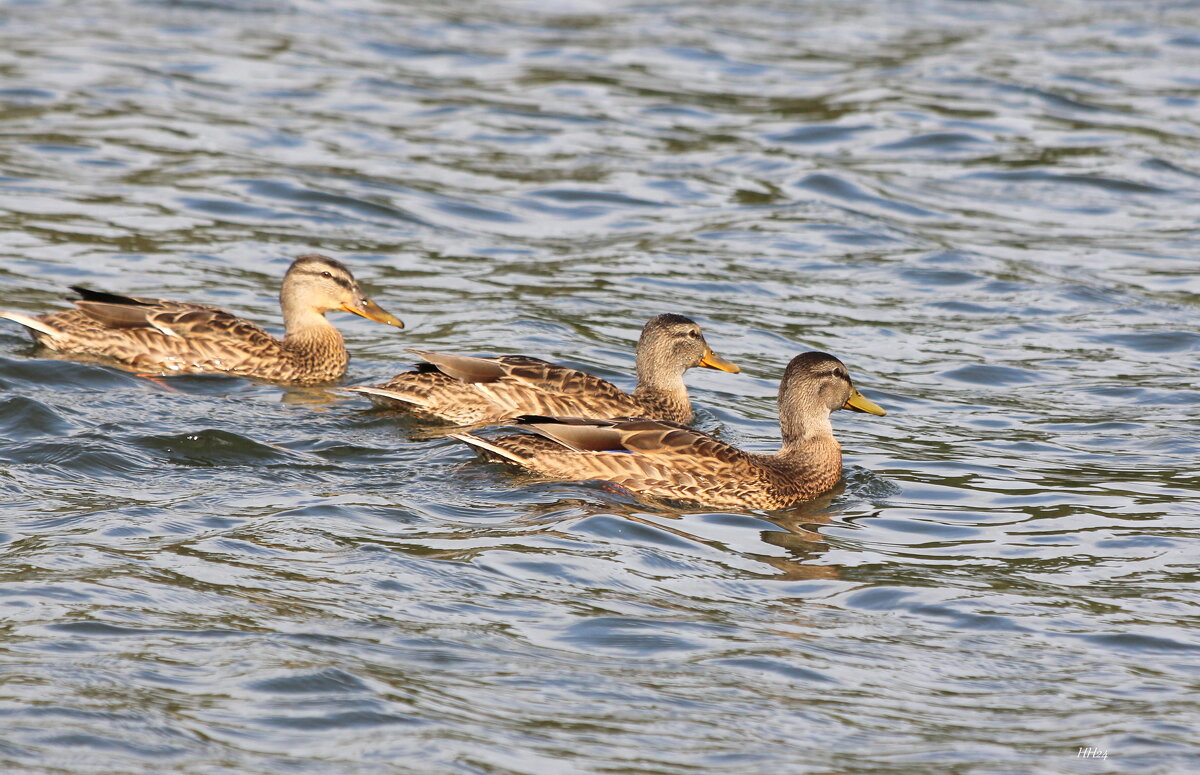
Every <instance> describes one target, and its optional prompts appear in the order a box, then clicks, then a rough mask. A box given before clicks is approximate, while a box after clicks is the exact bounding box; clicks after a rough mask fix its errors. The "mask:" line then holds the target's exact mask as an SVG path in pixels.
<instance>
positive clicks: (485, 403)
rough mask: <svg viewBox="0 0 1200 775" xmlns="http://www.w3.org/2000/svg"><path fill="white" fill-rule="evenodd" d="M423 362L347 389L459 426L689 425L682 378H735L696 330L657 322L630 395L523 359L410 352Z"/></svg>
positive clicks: (640, 349) (687, 324)
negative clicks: (528, 421) (521, 422)
mask: <svg viewBox="0 0 1200 775" xmlns="http://www.w3.org/2000/svg"><path fill="white" fill-rule="evenodd" d="M409 352H412V353H414V354H416V355H418V356H419V357H421V358H423V359H424V362H423V363H422V364H420V365H419V366H418V367H417V369H416V370H415V371H411V372H407V373H405V374H399V375H397V376H396V377H394V378H393V379H392V381H391V382H388V383H387V384H385V385H374V386H370V387H357V388H350V389H351V390H354V391H356V392H359V393H365V394H367V395H369V396H370V397H371V399H372V400H373V401H375V402H376V403H377V404H379V405H381V406H386V407H389V408H402V409H408V410H410V411H413V412H417V413H419V414H425V415H430V416H433V417H437V418H439V419H442V420H448V421H450V422H454V423H458V424H460V425H477V424H480V423H498V422H504V421H505V420H509V419H512V418H513V417H516V416H518V415H522V414H546V415H580V416H585V417H603V418H615V417H653V418H656V419H663V420H673V421H675V422H685V423H686V422H691V420H692V406H691V403H690V402H689V401H688V395H687V388H686V387H685V386H684V384H683V374H684V372H685V371H687V370H688V369H690V368H692V367H694V366H704V367H707V368H713V369H720V370H722V371H732V372H736V371H738V367H737V366H735V365H733V364H732V363H729V362H728V361H725V360H723V359H721V358H720V357H718V356H717V355H715V354H714V353H713V351H712V349H710V348H709V346H708V344H707V343H706V342H705V341H704V334H703V333H701V331H700V327H699V326H698V325H696V323H695V322H694V321H692V320H689V319H688V318H685V317H683V316H682V315H659V316H658V317H655V318H652V319H651V320H650V322H648V323H646V326H645V327H644V328H643V329H642V336H641V338H640V339H639V340H638V345H637V374H638V386H637V388H636V389H635V390H634V391H633V393H632V394H629V393H626V392H624V391H623V390H621V389H619V388H617V387H616V386H615V385H613V384H612V383H610V382H607V381H606V380H603V379H600V378H599V377H593V376H592V375H590V374H587V373H586V372H582V371H579V370H577V369H570V368H566V367H565V366H556V365H555V364H553V363H547V362H546V361H543V360H538V359H537V358H529V357H526V356H523V355H504V356H500V357H496V358H469V357H466V356H462V355H447V354H444V353H434V352H427V351H423V350H410V351H409Z"/></svg>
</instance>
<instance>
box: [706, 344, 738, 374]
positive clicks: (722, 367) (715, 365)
mask: <svg viewBox="0 0 1200 775" xmlns="http://www.w3.org/2000/svg"><path fill="white" fill-rule="evenodd" d="M700 365H701V366H703V367H704V368H706V369H717V370H718V371H728V372H731V373H733V374H737V373H738V372H739V371H741V369H740V368H738V365H737V364H736V363H730V362H729V361H727V360H725V359H724V358H722V357H721V356H719V355H717V354H716V353H715V352H713V351H712V348H711V347H706V348H704V357H703V358H701V359H700Z"/></svg>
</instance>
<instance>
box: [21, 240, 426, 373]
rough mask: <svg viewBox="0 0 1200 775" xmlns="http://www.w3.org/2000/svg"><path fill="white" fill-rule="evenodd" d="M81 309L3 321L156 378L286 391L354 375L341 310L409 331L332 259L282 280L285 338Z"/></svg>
mask: <svg viewBox="0 0 1200 775" xmlns="http://www.w3.org/2000/svg"><path fill="white" fill-rule="evenodd" d="M71 287H72V290H74V291H75V292H77V293H78V294H79V295H80V298H78V299H72V301H74V302H75V306H76V309H72V310H64V311H62V312H54V313H50V314H47V315H42V316H40V317H33V316H30V315H24V314H21V313H18V312H0V317H3V318H8V319H9V320H13V321H16V322H17V323H20V324H21V325H23V326H25V327H26V329H28V331H29V334H30V336H32V337H33V338H34V340H35V341H37V342H38V343H39V344H41V345H44V346H46V347H48V348H50V349H52V350H57V351H59V352H64V353H73V354H80V355H91V356H101V357H104V358H112V359H113V360H116V361H120V362H121V363H123V364H126V365H128V366H130V367H132V368H134V369H136V370H138V371H141V372H145V373H150V374H181V373H182V374H205V373H210V374H211V373H217V374H236V375H239V376H245V377H256V378H258V379H267V380H274V381H279V382H307V383H311V382H328V381H331V380H335V379H337V378H338V377H340V376H342V375H343V374H344V373H345V372H346V365H347V364H348V363H349V361H350V356H349V354H347V352H346V347H345V344H344V343H343V341H342V335H341V334H340V333H339V332H338V330H337V329H336V328H334V327H333V324H331V323H330V322H329V321H328V320H326V319H325V313H326V312H328V311H330V310H335V309H342V310H346V311H347V312H353V313H355V314H357V315H362V316H363V317H365V318H368V319H370V320H375V321H377V322H380V323H388V324H390V325H394V326H399V327H403V325H404V324H403V323H401V322H400V321H399V320H398V319H396V318H395V317H393V316H392V315H390V314H388V313H387V312H384V311H383V309H381V308H380V307H379V305H378V304H376V303H375V302H373V301H371V300H370V299H368V298H367V297H366V296H365V295H364V294H363V292H362V290H361V289H360V288H359V287H358V283H357V282H355V280H354V277H353V275H351V274H350V270H349V269H347V268H346V267H345V266H344V265H343V264H342V263H341V262H339V261H335V260H334V259H332V258H329V257H328V256H320V255H315V254H314V255H307V256H300V257H299V258H297V259H296V260H295V261H293V262H292V265H291V267H289V268H288V272H287V275H285V276H284V278H283V287H282V289H281V291H280V295H279V298H280V304H281V306H282V308H283V319H284V325H285V329H286V335H285V336H284V338H283V339H276V338H275V337H274V336H272V335H271V334H270V333H268V332H267V331H265V330H264V329H262V328H261V327H259V326H258V325H256V324H254V323H251V322H250V321H249V320H243V319H242V318H239V317H237V316H235V315H233V314H232V313H230V312H226V311H225V310H223V309H219V308H217V307H210V306H208V305H205V304H193V303H190V302H183V301H171V300H169V299H144V298H137V297H134V296H121V295H118V294H114V293H105V292H103V291H94V290H90V289H87V288H81V287H79V286H71Z"/></svg>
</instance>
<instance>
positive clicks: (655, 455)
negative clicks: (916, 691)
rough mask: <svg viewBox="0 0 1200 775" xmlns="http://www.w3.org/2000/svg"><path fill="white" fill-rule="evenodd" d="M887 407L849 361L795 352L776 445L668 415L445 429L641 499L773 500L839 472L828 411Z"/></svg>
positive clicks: (801, 493) (514, 461) (490, 452)
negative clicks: (732, 437)
mask: <svg viewBox="0 0 1200 775" xmlns="http://www.w3.org/2000/svg"><path fill="white" fill-rule="evenodd" d="M838 409H848V410H852V411H857V412H866V413H869V414H874V415H884V414H886V412H885V411H884V410H883V409H882V408H880V407H879V406H878V405H877V404H876V403H875V402H873V401H871V400H870V399H868V398H867V397H866V396H864V395H863V394H862V393H860V392H859V391H858V390H857V389H856V388H855V387H854V385H853V383H852V382H851V381H850V375H849V372H848V371H847V369H846V366H845V364H844V363H842V362H841V361H840V360H838V359H837V358H835V357H834V356H832V355H830V354H828V353H823V352H807V353H803V354H801V355H797V356H796V357H795V358H793V359H792V360H791V362H790V363H789V364H788V366H787V369H786V370H785V371H784V374H783V379H782V381H781V382H780V385H779V424H780V431H781V436H782V440H783V444H782V446H781V448H780V450H779V451H778V452H776V453H774V454H756V453H753V452H746V451H744V450H741V449H738V448H737V447H734V446H732V445H731V444H727V443H726V442H724V441H721V440H720V439H718V438H716V437H715V436H713V435H711V434H708V433H704V432H702V431H698V430H694V429H692V428H689V427H687V426H685V425H681V424H678V423H673V422H665V421H662V420H649V419H629V420H606V419H597V418H579V417H549V416H533V415H530V416H524V417H519V418H517V420H516V423H517V425H518V426H520V427H522V428H524V429H527V430H529V431H532V433H514V434H509V435H503V436H499V437H495V438H484V437H481V436H479V435H476V434H475V433H471V432H458V433H452V434H449V435H450V437H451V438H454V439H457V440H459V441H461V442H464V443H466V444H468V445H469V446H471V447H472V448H474V449H475V451H476V452H477V453H478V454H479V455H480V457H482V458H484V459H485V460H489V461H493V462H501V463H505V464H510V465H515V466H518V467H520V468H524V469H527V470H529V471H532V472H534V473H536V474H540V475H542V476H545V477H548V478H550V479H555V480H562V481H595V482H602V483H605V484H607V485H610V486H612V487H614V488H616V489H618V490H621V491H625V492H628V493H630V494H632V495H634V496H637V497H642V498H644V499H653V500H664V501H674V502H683V503H689V504H697V505H700V506H705V507H716V508H737V509H763V510H777V509H784V508H788V507H790V506H794V505H796V504H798V503H801V502H802V501H806V500H809V499H812V498H814V497H816V496H819V495H821V494H822V493H824V492H826V491H828V490H830V489H832V488H833V487H835V486H836V485H837V484H838V483H839V482H840V481H841V478H842V448H841V445H840V444H838V441H837V439H835V438H834V436H833V425H832V422H831V420H830V415H832V413H833V412H835V411H837V410H838Z"/></svg>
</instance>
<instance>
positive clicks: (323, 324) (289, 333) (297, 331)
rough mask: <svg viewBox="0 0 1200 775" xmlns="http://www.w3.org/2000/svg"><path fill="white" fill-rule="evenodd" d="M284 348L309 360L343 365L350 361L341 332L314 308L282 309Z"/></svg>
mask: <svg viewBox="0 0 1200 775" xmlns="http://www.w3.org/2000/svg"><path fill="white" fill-rule="evenodd" d="M283 325H284V330H285V332H286V333H285V335H284V337H283V346H284V349H286V350H288V351H289V352H291V353H294V354H295V355H296V356H297V357H299V358H300V359H301V360H303V361H307V362H310V363H328V364H330V365H333V366H336V365H337V364H338V363H340V364H341V365H342V368H345V364H346V363H348V362H349V360H350V359H349V357H348V356H347V355H346V345H345V342H344V341H343V340H342V334H341V332H340V331H338V330H337V328H335V327H334V325H333V324H332V323H330V322H329V321H328V320H326V319H325V316H324V315H322V314H321V313H320V312H317V311H316V310H312V309H308V310H303V311H300V312H297V311H296V310H292V309H284V311H283Z"/></svg>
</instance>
